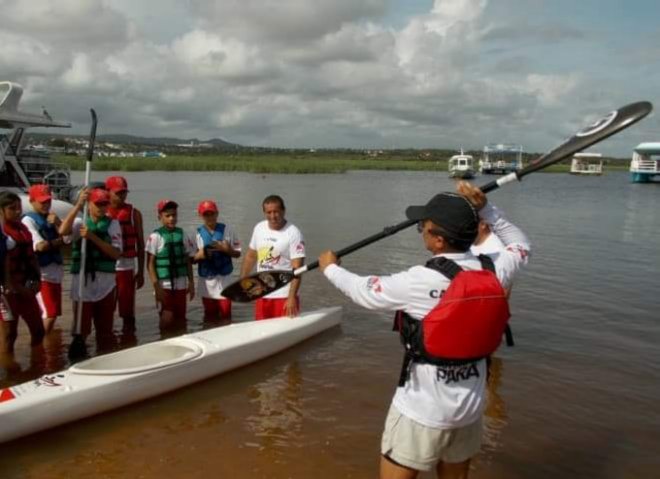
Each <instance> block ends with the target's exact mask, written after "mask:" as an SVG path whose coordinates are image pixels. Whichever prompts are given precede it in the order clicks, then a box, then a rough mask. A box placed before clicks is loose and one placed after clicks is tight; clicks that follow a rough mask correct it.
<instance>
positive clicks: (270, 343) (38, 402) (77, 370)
mask: <svg viewBox="0 0 660 479" xmlns="http://www.w3.org/2000/svg"><path fill="white" fill-rule="evenodd" d="M341 312H342V310H341V307H334V308H326V309H321V310H318V311H314V312H310V313H304V314H301V315H300V316H299V317H297V318H295V319H288V318H281V319H271V320H264V321H251V322H246V323H237V324H232V325H229V326H224V327H220V328H214V329H209V330H205V331H200V332H198V333H193V334H187V335H184V336H180V337H178V338H172V339H167V340H164V341H158V342H155V343H150V344H145V345H142V346H137V347H135V348H130V349H127V350H124V351H118V352H116V353H112V354H108V355H105V356H99V357H97V358H92V359H90V360H87V361H83V362H81V363H78V364H76V365H74V366H72V367H71V368H69V369H67V370H65V371H61V372H59V373H55V374H47V375H44V376H42V377H40V378H38V379H36V380H34V381H31V382H28V383H23V384H19V385H17V386H12V387H10V388H6V389H3V390H0V424H2V427H1V428H0V442H5V441H9V440H12V439H16V438H18V437H21V436H25V435H28V434H31V433H34V432H37V431H40V430H44V429H48V428H51V427H54V426H58V425H60V424H65V423H67V422H71V421H74V420H77V419H81V418H84V417H88V416H91V415H94V414H98V413H101V412H104V411H109V410H112V409H115V408H118V407H121V406H125V405H127V404H131V403H134V402H137V401H141V400H144V399H147V398H150V397H153V396H157V395H159V394H163V393H167V392H169V391H172V390H175V389H178V388H181V387H184V386H187V385H189V384H193V383H195V382H198V381H201V380H204V379H207V378H210V377H213V376H216V375H218V374H221V373H223V372H226V371H230V370H232V369H236V368H238V367H241V366H244V365H246V364H249V363H252V362H255V361H258V360H260V359H263V358H265V357H268V356H271V355H273V354H275V353H278V352H280V351H283V350H284V349H287V348H289V347H291V346H293V345H295V344H297V343H299V342H301V341H304V340H305V339H308V338H310V337H312V336H314V335H316V334H319V333H321V332H322V331H325V330H327V329H329V328H331V327H333V326H336V325H338V324H339V323H340V321H341Z"/></svg>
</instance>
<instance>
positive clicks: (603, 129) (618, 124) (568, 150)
mask: <svg viewBox="0 0 660 479" xmlns="http://www.w3.org/2000/svg"><path fill="white" fill-rule="evenodd" d="M651 110H653V105H652V104H651V103H649V102H648V101H640V102H637V103H631V104H629V105H626V106H624V107H622V108H619V109H618V110H614V111H612V112H610V113H608V114H607V115H605V116H603V117H602V118H600V119H599V120H598V121H596V122H594V123H592V124H591V125H589V126H587V127H585V128H583V129H582V130H580V131H579V132H577V133H576V134H575V135H573V136H572V137H571V138H569V139H568V140H566V141H565V142H564V143H563V144H561V145H560V146H558V147H557V148H555V149H554V150H552V151H550V152H549V153H546V154H545V155H543V156H541V157H540V158H537V159H536V160H534V161H532V162H530V163H529V165H527V166H526V167H525V168H523V169H522V170H520V171H518V172H513V173H510V174H508V175H505V176H503V177H501V178H500V179H498V180H496V181H491V182H490V183H488V184H485V185H483V186H482V187H481V191H483V192H484V193H488V192H490V191H492V190H494V189H497V188H499V187H500V186H503V185H505V184H507V183H509V182H511V181H516V180H519V179H520V178H522V177H523V176H525V175H529V174H530V173H533V172H535V171H538V170H541V169H543V168H546V167H548V166H550V165H553V164H555V163H558V162H560V161H561V160H565V159H567V158H569V157H571V156H572V155H573V154H575V153H577V152H578V151H582V150H584V149H585V148H588V147H590V146H591V145H594V144H596V143H598V142H599V141H602V140H604V139H605V138H608V137H610V136H612V135H614V134H615V133H618V132H619V131H621V130H623V129H625V128H628V127H629V126H631V125H633V124H635V123H637V122H638V121H639V120H641V119H642V118H644V117H645V116H646V115H648V114H649V113H651Z"/></svg>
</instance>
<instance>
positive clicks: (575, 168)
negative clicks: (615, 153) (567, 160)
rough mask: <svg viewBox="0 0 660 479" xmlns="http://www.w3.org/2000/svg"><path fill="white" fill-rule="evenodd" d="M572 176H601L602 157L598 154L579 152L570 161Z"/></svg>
mask: <svg viewBox="0 0 660 479" xmlns="http://www.w3.org/2000/svg"><path fill="white" fill-rule="evenodd" d="M571 174H572V175H587V176H594V175H596V176H598V175H602V174H603V155H601V154H600V153H589V152H580V153H575V154H574V155H573V159H572V160H571Z"/></svg>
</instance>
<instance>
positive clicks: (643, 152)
mask: <svg viewBox="0 0 660 479" xmlns="http://www.w3.org/2000/svg"><path fill="white" fill-rule="evenodd" d="M630 175H631V177H632V181H633V183H648V182H649V181H653V178H654V177H655V176H656V175H660V142H655V143H640V144H639V145H637V146H636V147H635V149H634V150H633V155H632V161H631V162H630Z"/></svg>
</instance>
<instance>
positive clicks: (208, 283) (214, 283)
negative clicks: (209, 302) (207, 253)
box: [195, 225, 241, 299]
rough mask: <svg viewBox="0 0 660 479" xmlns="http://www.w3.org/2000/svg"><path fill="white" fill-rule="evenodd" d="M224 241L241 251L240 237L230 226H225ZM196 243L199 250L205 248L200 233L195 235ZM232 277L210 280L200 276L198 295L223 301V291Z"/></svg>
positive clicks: (218, 276)
mask: <svg viewBox="0 0 660 479" xmlns="http://www.w3.org/2000/svg"><path fill="white" fill-rule="evenodd" d="M223 241H227V242H228V243H229V244H230V245H231V247H232V248H234V249H235V250H236V251H241V242H240V241H239V240H238V236H237V235H236V233H234V230H233V229H232V228H231V227H230V226H229V225H225V232H224V235H223ZM195 243H196V244H197V249H198V250H201V249H203V248H204V240H203V239H202V235H200V234H199V232H198V231H197V232H196V233H195ZM230 276H231V275H230V274H228V275H225V276H221V275H217V276H211V277H208V278H203V277H202V276H199V280H198V282H197V294H199V296H201V297H202V298H213V299H221V298H222V297H223V296H222V289H223V288H224V287H225V285H227V284H229V283H230V281H227V279H228V278H229V277H230Z"/></svg>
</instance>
